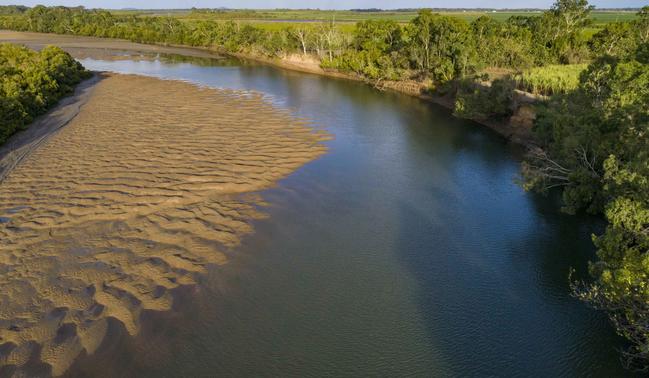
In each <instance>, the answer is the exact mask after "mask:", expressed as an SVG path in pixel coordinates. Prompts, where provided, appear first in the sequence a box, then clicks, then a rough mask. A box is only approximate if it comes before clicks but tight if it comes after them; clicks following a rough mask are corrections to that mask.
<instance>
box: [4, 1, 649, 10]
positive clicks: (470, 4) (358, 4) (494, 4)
mask: <svg viewBox="0 0 649 378" xmlns="http://www.w3.org/2000/svg"><path fill="white" fill-rule="evenodd" d="M553 2H554V0H454V1H448V0H338V1H334V0H311V1H308V0H0V5H9V4H20V5H27V6H34V5H36V4H43V5H66V6H77V5H83V6H85V7H86V8H110V9H120V8H140V9H153V8H160V9H161V8H191V7H197V8H219V7H227V8H321V9H352V8H383V9H394V8H426V7H428V8H451V7H452V8H549V7H550V5H552V3H553ZM590 3H591V4H592V5H595V6H596V7H598V8H623V7H634V8H638V7H642V6H645V5H649V0H591V1H590Z"/></svg>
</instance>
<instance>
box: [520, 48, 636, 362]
mask: <svg viewBox="0 0 649 378" xmlns="http://www.w3.org/2000/svg"><path fill="white" fill-rule="evenodd" d="M647 103H649V65H648V64H647V63H646V62H639V61H637V60H633V59H631V60H626V61H625V60H621V59H619V58H613V57H610V56H606V57H602V58H600V59H598V60H596V61H595V62H594V63H593V64H591V65H590V66H589V67H588V69H587V70H586V71H585V72H584V73H583V74H582V75H581V78H580V83H579V87H578V89H577V90H576V91H574V92H573V93H570V94H567V95H563V96H557V97H556V98H555V99H554V100H553V101H551V102H550V103H549V104H548V106H547V109H546V110H545V111H544V112H542V113H541V114H540V115H539V118H538V121H537V123H536V129H537V132H538V134H539V136H540V137H541V139H542V141H543V146H544V150H543V151H541V150H538V151H536V152H534V153H532V154H531V155H530V157H528V159H527V161H526V163H525V166H524V170H523V175H524V177H525V179H526V184H527V186H528V188H535V189H537V190H547V189H550V188H553V187H561V188H563V197H564V202H565V205H566V209H567V210H569V211H572V212H574V211H577V210H579V209H587V210H589V211H592V212H600V211H603V212H604V214H605V215H606V219H607V220H608V222H609V226H608V227H607V229H606V232H605V233H604V235H602V236H599V237H596V238H595V244H596V246H597V248H598V253H597V255H598V258H599V261H597V262H595V263H592V264H591V266H590V271H591V274H592V276H593V277H594V281H593V282H592V283H588V284H585V283H581V284H579V283H575V284H574V290H575V294H576V295H577V296H578V297H580V298H581V299H583V300H586V301H588V302H589V303H591V304H592V305H593V306H595V307H597V308H600V309H603V310H606V311H607V312H608V313H609V315H610V317H611V319H612V321H613V324H614V325H615V326H616V329H617V330H618V332H619V333H620V334H621V335H622V336H625V337H626V338H627V339H628V340H629V341H630V342H631V347H630V348H629V349H628V350H627V351H625V352H624V361H625V363H626V365H627V366H629V367H630V368H633V369H638V370H642V371H648V369H649V108H648V107H647Z"/></svg>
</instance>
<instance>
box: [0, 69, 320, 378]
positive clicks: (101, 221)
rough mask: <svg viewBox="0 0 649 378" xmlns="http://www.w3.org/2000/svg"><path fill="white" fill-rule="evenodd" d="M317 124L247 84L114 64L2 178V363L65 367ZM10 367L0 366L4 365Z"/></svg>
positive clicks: (145, 306) (239, 205) (187, 271)
mask: <svg viewBox="0 0 649 378" xmlns="http://www.w3.org/2000/svg"><path fill="white" fill-rule="evenodd" d="M325 138H326V136H325V135H323V134H319V133H314V132H313V130H312V129H311V128H309V127H308V124H307V123H306V122H305V121H303V120H299V119H296V118H294V117H293V116H292V115H291V114H290V113H289V112H287V111H283V110H280V109H278V108H276V107H274V106H272V105H271V104H269V103H268V102H267V101H265V100H264V99H263V98H261V97H260V96H259V95H254V94H249V93H242V92H235V91H226V90H214V89H208V88H199V87H197V86H194V85H191V84H188V83H183V82H177V81H164V80H158V79H154V78H146V77H139V76H121V75H112V76H109V77H108V78H106V79H104V80H102V81H101V82H100V83H99V84H97V87H96V88H95V89H94V92H93V95H92V98H91V99H90V100H88V103H87V104H86V105H85V106H84V107H83V109H82V111H81V112H80V114H79V115H78V116H77V117H76V118H75V119H74V120H73V121H72V122H71V123H70V124H69V125H68V126H67V127H66V128H64V129H62V130H61V131H60V132H59V133H58V134H56V135H54V136H53V137H52V138H51V139H50V140H49V141H48V142H47V143H46V144H45V145H43V146H42V147H40V148H39V149H38V150H36V151H35V152H34V153H33V154H32V155H31V156H29V157H28V158H27V159H26V160H25V161H23V162H22V163H21V165H19V166H18V167H17V168H16V169H15V170H14V171H13V172H11V173H10V174H9V175H8V177H7V178H6V179H5V181H4V182H2V184H0V366H5V371H7V370H6V369H7V366H9V368H10V369H11V370H14V369H15V370H14V371H15V372H16V373H20V371H21V367H23V366H25V365H28V364H29V363H33V361H42V362H44V363H47V364H49V365H51V367H52V373H53V374H55V375H57V374H61V373H63V372H64V371H65V370H66V369H67V368H68V367H69V365H70V364H71V363H72V362H73V361H74V359H75V358H76V357H77V356H78V355H79V353H81V352H82V351H83V350H85V351H86V352H87V353H93V351H94V350H96V348H98V346H99V345H100V344H101V342H102V340H103V338H104V336H105V333H106V329H107V318H109V317H112V318H115V319H118V320H119V321H121V322H122V323H123V324H124V326H125V328H126V329H127V330H128V332H129V333H131V334H136V333H137V332H138V329H139V324H138V323H139V319H140V314H141V312H142V311H143V310H161V311H162V310H166V309H169V308H170V306H171V300H172V299H171V295H170V290H171V289H173V288H175V287H178V286H179V285H184V284H192V283H194V282H195V279H196V275H197V274H199V273H200V272H202V271H204V269H205V266H206V264H210V263H213V264H222V263H224V262H225V261H226V256H225V254H224V251H226V250H228V249H229V248H230V247H232V246H236V245H237V244H238V243H239V241H240V239H241V237H242V236H243V235H245V234H247V233H250V232H251V231H252V229H251V226H250V221H251V220H252V219H255V218H258V217H261V216H263V214H262V213H261V212H260V210H259V205H260V204H261V200H260V198H259V197H258V196H256V195H255V194H254V192H255V191H258V190H260V189H263V188H267V187H270V186H272V185H273V184H274V183H275V182H276V181H277V180H278V179H281V178H283V177H285V176H286V175H288V174H290V173H291V172H293V171H294V170H295V169H297V168H298V167H300V166H301V165H302V164H304V163H306V162H309V161H311V160H313V159H314V158H316V157H317V156H319V155H321V154H322V153H324V152H325V147H324V145H323V144H322V143H321V141H322V140H324V139H325ZM11 370H9V371H11Z"/></svg>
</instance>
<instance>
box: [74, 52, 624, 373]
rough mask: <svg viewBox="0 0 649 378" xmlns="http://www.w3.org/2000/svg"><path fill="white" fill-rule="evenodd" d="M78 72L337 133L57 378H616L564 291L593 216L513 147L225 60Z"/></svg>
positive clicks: (98, 64)
mask: <svg viewBox="0 0 649 378" xmlns="http://www.w3.org/2000/svg"><path fill="white" fill-rule="evenodd" d="M81 62H82V63H83V64H84V66H86V67H87V68H89V69H93V70H108V71H115V72H121V73H135V74H143V75H152V76H156V77H160V78H168V79H180V80H186V81H190V82H192V83H196V84H199V85H204V86H212V87H218V88H229V89H236V90H246V91H256V92H261V93H263V94H264V95H265V96H266V98H267V99H268V100H269V101H272V102H273V103H274V104H275V105H276V106H280V107H284V108H289V109H291V111H293V112H294V113H295V114H296V115H297V116H299V117H304V118H307V119H309V120H311V121H312V122H313V125H314V127H316V128H319V129H324V130H326V131H328V132H329V133H331V134H333V135H334V137H335V139H333V140H331V141H329V142H326V144H327V146H328V147H329V152H328V153H327V154H326V155H324V156H323V157H321V158H319V159H318V160H316V161H314V162H311V163H309V164H307V165H306V166H304V167H302V168H300V169H299V170H298V171H297V172H295V173H294V174H292V175H291V176H289V177H288V178H286V179H284V180H282V181H281V182H280V183H279V185H278V186H277V187H275V188H273V189H270V190H266V191H264V192H262V193H261V195H262V196H263V198H264V199H265V201H266V202H267V203H268V206H267V207H264V209H263V211H264V212H266V213H267V214H269V217H268V218H267V219H263V220H258V221H255V223H254V227H255V233H254V234H253V235H251V236H248V237H246V238H245V239H244V241H243V244H242V245H241V246H239V247H236V248H234V249H233V250H232V251H230V253H229V263H228V264H226V265H223V266H215V267H212V268H210V270H209V273H208V274H207V275H205V276H204V277H203V278H202V280H201V282H200V283H199V285H197V286H195V287H190V288H184V289H182V290H179V291H178V292H177V293H176V295H175V296H176V300H175V304H174V307H173V309H172V310H171V311H169V312H164V313H156V312H150V313H147V314H146V319H145V321H143V326H142V330H141V332H140V334H139V336H137V337H135V338H133V337H130V336H128V335H127V334H126V332H125V331H124V330H123V327H121V326H120V324H118V323H117V322H113V323H111V326H110V328H111V334H112V336H111V337H110V338H109V339H107V340H106V341H105V342H104V344H103V345H102V346H101V347H100V349H99V350H98V351H97V352H96V353H95V354H94V355H93V356H89V357H88V356H86V357H82V358H80V359H79V360H78V361H77V363H76V364H75V365H74V366H73V368H72V369H71V370H70V371H69V374H70V375H77V376H78V375H92V376H102V375H103V376H140V377H142V376H151V377H154V376H156V377H157V376H458V377H459V376H461V377H467V376H481V377H483V376H525V377H527V376H554V377H558V376H566V377H568V376H590V377H593V376H602V377H613V376H622V375H625V374H628V373H625V372H624V370H622V367H621V365H620V363H619V361H618V353H617V351H616V350H615V348H618V347H621V346H622V343H621V340H620V339H619V338H618V337H617V336H615V334H614V332H613V331H612V328H611V327H610V326H609V325H608V323H607V320H606V318H605V317H604V316H603V315H602V314H600V313H598V312H595V311H593V310H591V309H589V308H587V307H586V306H585V305H583V304H582V303H580V302H579V301H577V300H575V299H573V298H571V297H570V295H569V287H568V272H569V270H570V268H571V267H574V268H576V269H577V270H578V271H579V272H581V273H582V274H583V272H584V271H585V269H586V264H587V261H588V260H589V259H592V258H593V257H594V256H593V254H594V247H593V245H592V242H591V240H590V235H591V234H592V233H593V232H599V231H600V230H601V223H600V222H599V221H598V220H597V219H594V218H586V217H575V216H568V215H564V214H562V213H560V212H559V204H558V202H557V200H556V199H554V198H552V197H547V198H546V197H540V196H536V195H532V194H529V193H525V192H524V191H523V190H522V189H521V188H520V187H519V185H517V184H516V182H515V179H516V177H517V174H518V169H519V164H520V156H521V150H520V148H517V147H515V146H511V145H509V144H507V143H506V142H505V141H504V140H503V139H501V137H499V136H498V135H496V134H495V133H493V132H491V131H489V130H487V129H485V128H483V127H481V126H480V125H478V124H475V123H473V122H469V121H464V120H460V119H457V118H454V117H452V116H451V115H450V113H449V111H448V110H446V109H443V108H441V107H439V106H437V105H434V104H430V103H427V102H425V101H422V100H419V99H415V98H411V97H408V96H405V95H400V94H395V93H389V92H380V91H377V90H374V89H372V88H370V87H369V86H365V85H361V84H359V83H354V82H349V81H344V80H337V79H331V78H324V77H319V76H316V75H309V74H302V73H296V72H290V71H285V70H280V69H276V68H272V67H268V66H263V65H258V64H253V63H246V62H241V61H236V60H229V59H224V60H214V61H210V60H204V59H203V60H200V61H198V62H191V61H185V62H174V61H170V60H166V59H154V60H129V59H122V60H117V61H111V60H96V59H90V58H86V59H82V60H81ZM133 95H134V96H137V94H136V93H135V94H133ZM178 101H191V99H182V98H179V99H178Z"/></svg>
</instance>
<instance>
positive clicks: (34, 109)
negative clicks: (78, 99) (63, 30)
mask: <svg viewBox="0 0 649 378" xmlns="http://www.w3.org/2000/svg"><path fill="white" fill-rule="evenodd" d="M87 75H88V74H87V72H86V71H85V69H84V68H83V67H82V66H81V65H80V64H79V63H78V62H77V61H75V60H74V59H72V57H70V55H69V54H67V53H66V52H64V51H63V50H61V49H60V48H58V47H54V46H48V47H46V48H44V49H43V50H42V51H41V52H38V53H37V52H34V51H31V50H29V49H27V48H25V47H20V46H16V45H12V44H6V43H5V44H0V119H2V123H0V143H3V142H4V141H5V140H6V139H7V138H8V137H9V136H11V135H12V134H13V133H14V132H16V131H18V130H20V129H22V128H24V127H25V126H26V125H27V124H28V123H29V122H31V121H32V119H33V118H34V117H35V116H37V115H39V114H42V113H44V112H45V111H46V110H47V109H49V108H50V107H51V106H53V105H54V104H56V102H57V101H58V100H59V99H60V98H61V97H63V96H65V95H67V94H69V93H70V92H71V91H72V90H73V88H74V86H75V85H76V84H77V83H79V82H80V81H81V79H82V78H84V77H86V76H87Z"/></svg>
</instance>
